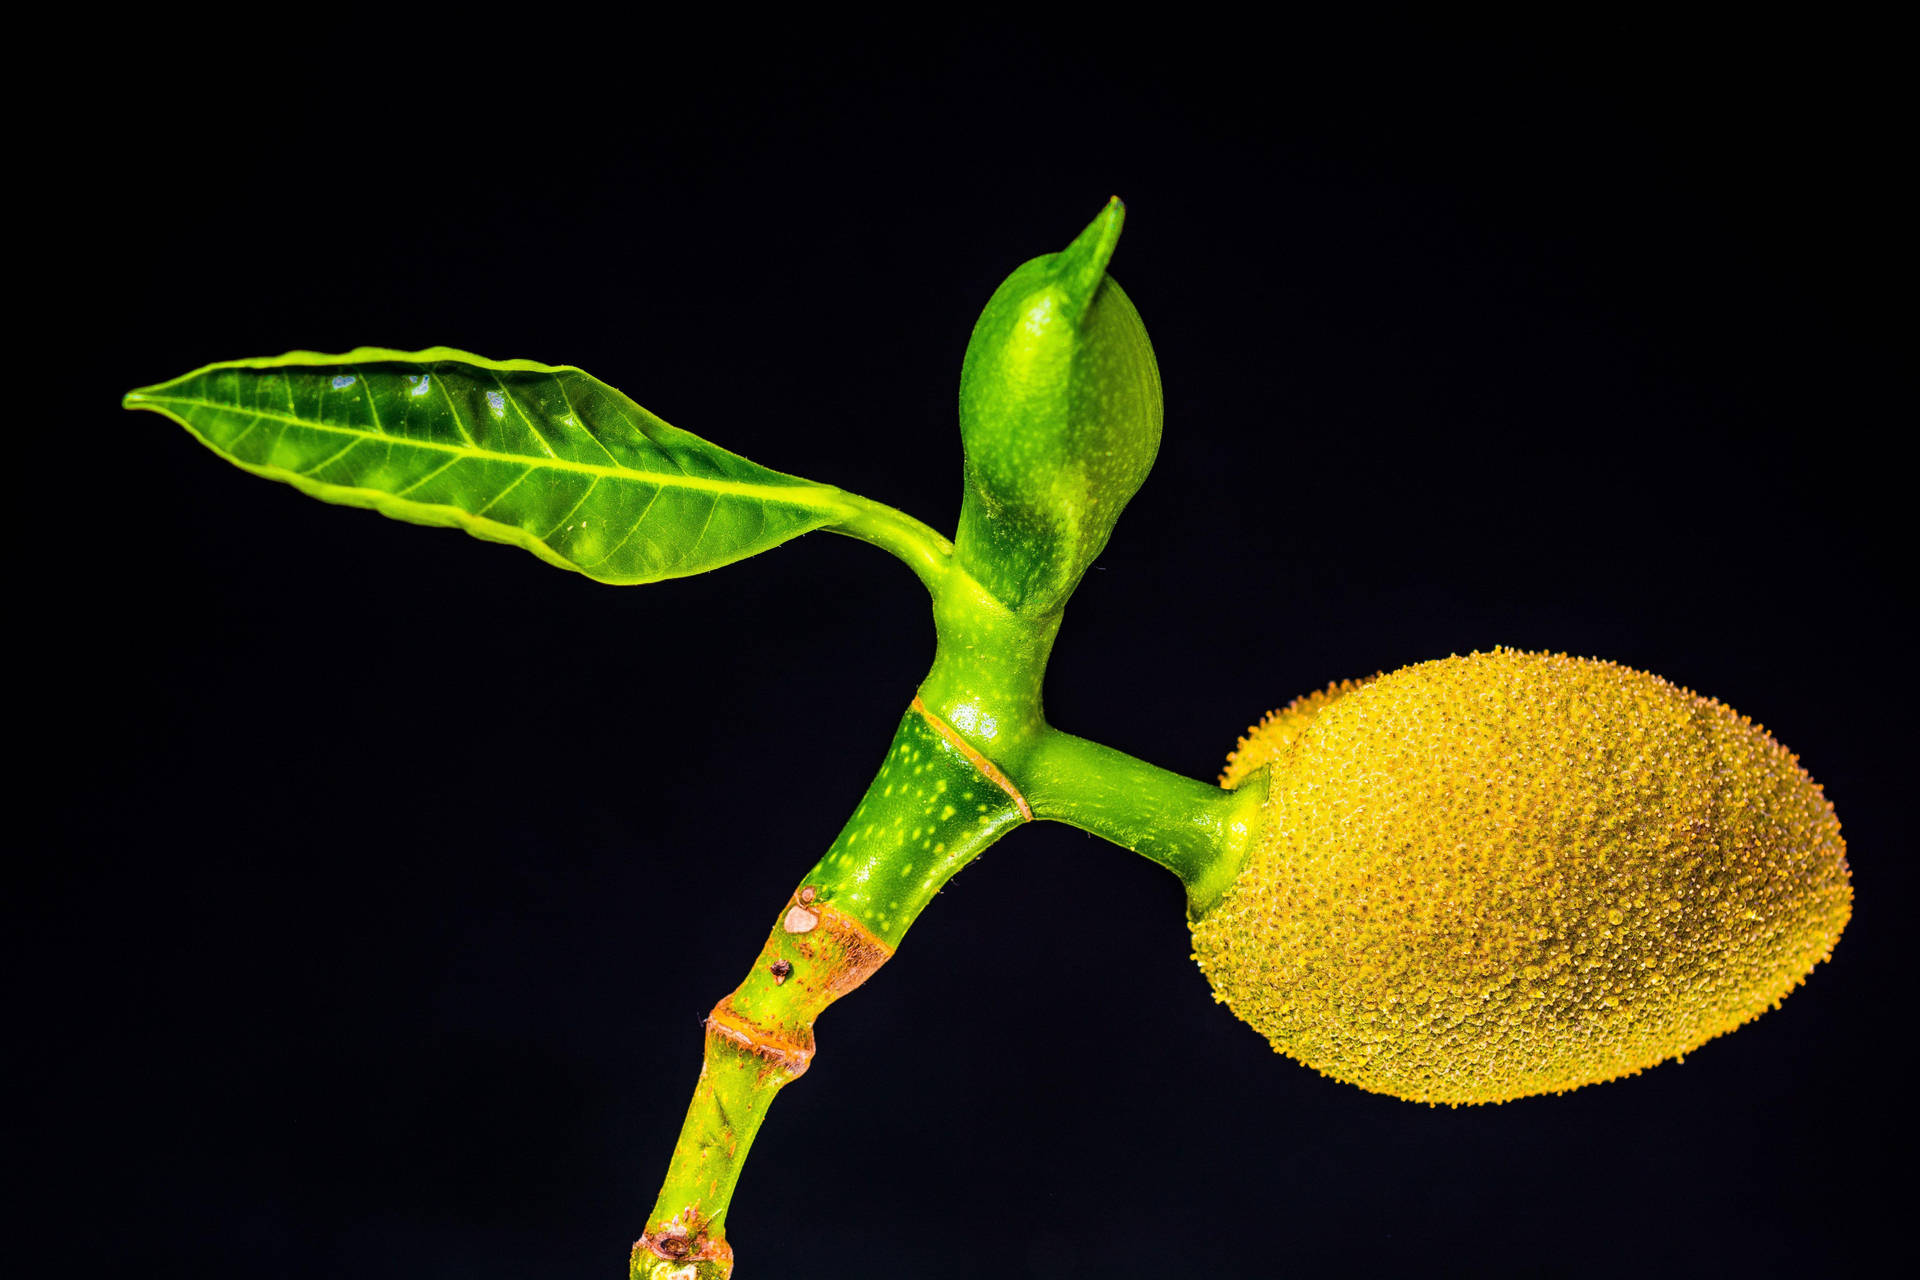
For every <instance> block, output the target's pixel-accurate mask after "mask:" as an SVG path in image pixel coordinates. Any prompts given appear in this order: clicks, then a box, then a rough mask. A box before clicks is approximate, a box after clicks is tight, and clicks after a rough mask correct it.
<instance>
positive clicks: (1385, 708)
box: [1192, 650, 1852, 1104]
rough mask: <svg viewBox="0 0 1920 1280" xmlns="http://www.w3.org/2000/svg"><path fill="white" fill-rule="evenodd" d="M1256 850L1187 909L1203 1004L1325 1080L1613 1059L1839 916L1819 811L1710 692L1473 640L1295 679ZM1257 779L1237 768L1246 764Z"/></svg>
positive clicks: (1604, 1069)
mask: <svg viewBox="0 0 1920 1280" xmlns="http://www.w3.org/2000/svg"><path fill="white" fill-rule="evenodd" d="M1262 765H1270V766H1271V769H1270V773H1269V776H1268V780H1267V788H1268V791H1267V800H1266V804H1265V807H1264V809H1263V818H1264V825H1263V828H1262V832H1261V836H1260V839H1259V842H1258V844H1257V847H1256V848H1255V849H1254V850H1253V852H1252V853H1251V854H1250V855H1249V857H1248V860H1247V863H1246V866H1245V867H1244V868H1243V870H1242V871H1241V873H1240V876H1239V878H1238V879H1237V880H1236V881H1235V882H1234V884H1233V887H1232V888H1231V889H1230V890H1228V892H1227V894H1226V895H1225V897H1224V898H1222V899H1221V900H1220V902H1219V903H1218V904H1217V905H1216V906H1214V907H1213V908H1212V909H1211V910H1209V911H1208V912H1207V913H1206V915H1205V916H1203V917H1202V918H1200V919H1199V920H1196V921H1194V922H1192V930H1193V941H1194V949H1195V955H1194V958H1195V959H1196V960H1197V961H1199V963H1200V967H1201V969H1202V970H1203V971H1204V972H1205V973H1206V975H1207V978H1208V980H1209V981H1210V982H1211V983H1212V984H1213V987H1214V991H1215V994H1216V998H1218V999H1220V1000H1223V1001H1224V1002H1225V1003H1226V1004H1227V1005H1228V1006H1229V1007H1230V1008H1231V1009H1232V1010H1233V1011H1234V1012H1235V1013H1236V1014H1238V1015H1239V1016H1240V1017H1241V1018H1243V1019H1245V1020H1246V1021H1247V1022H1249V1023H1251V1024H1252V1025H1253V1026H1254V1027H1255V1028H1256V1029H1257V1030H1259V1031H1260V1032H1261V1033H1262V1034H1263V1035H1265V1036H1266V1037H1267V1038H1268V1039H1269V1040H1270V1041H1271V1042H1272V1044H1273V1046H1274V1048H1275V1049H1277V1050H1279V1051H1280V1052H1282V1053H1285V1054H1287V1055H1289V1056H1290V1057H1293V1058H1296V1059H1298V1060H1299V1061H1301V1062H1304V1063H1306V1064H1307V1065H1308V1066H1311V1067H1314V1068H1316V1069H1317V1070H1319V1071H1321V1072H1322V1073H1324V1074H1326V1075H1329V1076H1332V1077H1334V1078H1335V1079H1338V1080H1344V1081H1347V1082H1349V1083H1352V1084H1356V1085H1359V1086H1360V1087H1361V1088H1363V1089H1370V1090H1374V1091H1377V1092H1381V1093H1389V1094H1393V1095H1395V1096H1398V1097H1402V1098H1409V1099H1412V1100H1415V1101H1421V1102H1435V1103H1440V1102H1444V1103H1449V1104H1460V1103H1475V1102H1499V1101H1504V1100H1506V1099H1510V1098H1517V1097H1523V1096H1525V1095H1528V1094H1536V1093H1547V1092H1559V1091H1562V1090H1566V1089H1573V1088H1577V1087H1579V1086H1580V1085H1583V1084H1591V1083H1594V1082H1596V1081H1600V1080H1608V1079H1612V1078H1614V1077H1617V1076H1622V1075H1628V1074H1632V1073H1634V1072H1637V1071H1640V1070H1642V1069H1644V1068H1646V1067H1649V1066H1652V1065H1654V1064H1655V1063H1657V1062H1660V1061H1661V1060H1663V1059H1665V1058H1670V1057H1674V1056H1676V1055H1680V1054H1684V1053H1687V1052H1688V1051H1690V1050H1692V1049H1694V1048H1696V1047H1698V1046H1699V1045H1700V1044H1702V1043H1704V1042H1705V1041H1707V1040H1709V1039H1711V1038H1713V1037H1714V1036H1717V1035H1720V1034H1722V1033H1723V1032H1726V1031H1730V1030H1732V1029H1733V1028H1735V1027H1737V1026H1739V1025H1740V1024H1741V1023H1743V1022H1746V1021H1747V1020H1749V1019H1751V1018H1753V1017H1755V1016H1757V1015H1758V1014H1760V1013H1762V1012H1764V1011H1765V1010H1766V1009H1768V1008H1770V1007H1772V1006H1774V1005H1777V1004H1778V1003H1779V1001H1780V999H1781V998H1782V997H1783V996H1785V995H1786V994H1787V992H1788V991H1790V990H1792V988H1793V987H1794V986H1796V985H1798V984H1799V983H1800V982H1801V981H1803V980H1804V979H1805V977H1806V975H1807V974H1808V972H1809V971H1810V970H1811V969H1812V968H1813V966H1814V965H1815V964H1817V963H1819V962H1820V961H1821V960H1823V959H1825V958H1827V956H1828V955H1829V954H1830V953H1831V951H1832V949H1833V945H1834V943H1835V941H1836V940H1837V939H1838V938H1839V936H1840V931H1841V929H1842V928H1843V927H1844V926H1845V924H1846V922H1847V918H1848V915H1849V913H1850V911H1851V904H1852V888H1851V885H1850V882H1849V878H1848V869H1847V861H1846V848H1845V845H1844V843H1843V842H1842V840H1841V838H1840V824H1839V821H1838V820H1837V819H1836V818H1835V816H1834V812H1833V807H1832V805H1830V804H1829V803H1828V802H1827V800H1826V797H1825V796H1824V795H1823V794H1822V792H1821V790H1820V788H1819V786H1818V785H1817V784H1815V783H1814V781H1813V780H1812V779H1811V778H1809V777H1808V776H1807V774H1806V771H1805V770H1803V769H1802V768H1800V766H1799V763H1798V761H1797V760H1796V758H1795V757H1794V756H1793V755H1792V754H1790V753H1789V752H1788V751H1787V750H1786V749H1785V748H1784V747H1782V746H1781V745H1780V744H1779V743H1777V742H1775V741H1774V740H1773V738H1772V737H1770V736H1769V735H1768V734H1767V733H1766V732H1765V731H1764V730H1763V729H1762V728H1760V727H1759V726H1758V725H1755V724H1754V723H1752V722H1751V721H1750V720H1748V719H1746V718H1745V717H1743V716H1740V715H1737V714H1736V713H1734V712H1733V711H1732V710H1731V709H1729V708H1727V707H1725V706H1722V705H1721V704H1720V703H1717V702H1714V701H1712V700H1711V699H1707V698H1702V697H1700V696H1698V695H1696V694H1693V693H1691V692H1689V691H1687V690H1685V689H1681V688H1678V687H1677V686H1675V685H1672V684H1669V683H1667V682H1666V681H1664V680H1662V679H1660V678H1659V677H1657V676H1651V675H1647V674H1645V673H1643V672H1638V671H1633V670H1630V669H1628V668H1626V667H1622V666H1618V665H1616V664H1614V663H1609V662H1599V661H1593V660H1588V659H1581V658H1569V657H1565V656H1560V655H1552V654H1538V653H1521V652H1516V651H1514V650H1496V651H1494V652H1492V653H1476V654H1473V655H1471V656H1468V657H1464V658H1459V657H1456V658H1446V659H1442V660H1440V661H1436V662H1425V663H1421V664H1419V665H1417V666H1412V667H1406V668H1403V669H1401V670H1399V671H1395V672H1392V673H1391V674H1388V675H1385V676H1380V677H1377V678H1375V679H1373V680H1372V681H1369V682H1364V683H1360V684H1353V683H1348V684H1345V685H1338V686H1334V687H1333V688H1332V689H1329V690H1328V691H1326V692H1325V693H1318V694H1313V695H1310V696H1309V697H1307V698H1303V699H1299V700H1296V702H1295V703H1293V704H1292V705H1291V706H1289V707H1288V708H1287V709H1285V710H1284V711H1281V712H1276V713H1275V714H1274V715H1272V716H1269V717H1268V719H1267V720H1266V721H1264V722H1263V723H1262V724H1261V725H1259V726H1256V727H1255V729H1254V730H1253V731H1252V733H1251V734H1250V736H1249V737H1248V738H1246V739H1243V740H1242V743H1241V745H1240V747H1239V748H1238V749H1237V750H1236V751H1235V752H1234V754H1233V756H1232V757H1231V758H1230V759H1229V762H1228V769H1227V772H1226V774H1225V775H1223V777H1222V782H1223V784H1224V785H1227V786H1233V785H1235V784H1236V783H1237V782H1239V781H1240V780H1241V779H1242V778H1245V777H1247V776H1248V775H1249V774H1251V773H1252V772H1253V771H1254V770H1256V769H1258V768H1260V767H1261V766H1262ZM1254 785H1259V784H1258V782H1256V783H1255V784H1254Z"/></svg>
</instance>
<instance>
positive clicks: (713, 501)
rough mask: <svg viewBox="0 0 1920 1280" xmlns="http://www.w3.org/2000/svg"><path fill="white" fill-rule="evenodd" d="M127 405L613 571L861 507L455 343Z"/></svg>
mask: <svg viewBox="0 0 1920 1280" xmlns="http://www.w3.org/2000/svg"><path fill="white" fill-rule="evenodd" d="M125 403H126V405H127V407H129V408H135V409H148V410H152V411H155V412H158V413H161V414H163V415H164V416H166V417H169V418H172V419H173V420H174V421H176V422H178V423H180V424H181V425H182V426H184V427H186V428H187V430H188V431H189V432H190V433H191V434H193V435H194V436H195V438H197V439H199V440H200V441H201V443H203V444H205V445H206V446H207V447H208V448H210V449H212V450H213V451H214V452H215V453H218V454H220V455H221V456H222V457H224V458H225V459H227V461H229V462H231V463H233V464H234V465H236V466H238V467H240V468H242V469H243V470H246V471H250V472H252V473H254V474H255V475H260V476H264V477H266V478H268V479H272V480H278V481H282V482H284V483H288V484H291V485H293V486H294V487H295V488H297V489H299V490H301V491H302V492H304V493H306V494H308V495H310V496H312V497H316V498H319V499H321V500H322V501H326V502H333V503H338V504H341V505H346V506H357V507H364V508H369V509H372V510H376V511H379V512H380V513H381V514H383V515H386V516H389V517H391V518H394V519H399V520H406V521H409V522H411V523H415V524H425V525H436V526H446V527H454V528H460V529H464V530H465V531H466V532H468V533H469V534H472V535H473V536H475V537H478V538H481V539H484V540H486V541H492V542H501V543H506V544H508V545H513V546H519V547H522V548H523V549H525V550H528V551H531V552H533V553H534V554H535V555H537V556H539V557H540V558H541V559H542V560H545V561H547V562H548V563H549V564H554V565H557V566H559V567H561V568H565V569H571V570H574V571H575V572H579V573H583V574H586V575H587V576H588V577H591V578H595V579H597V580H599V581H603V582H612V583H639V582H655V581H660V580H662V579H665V578H673V577H681V576H685V575H688V574H693V573H700V572H704V571H706V570H708V569H715V568H719V567H720V566H721V565H724V564H730V563H732V562H733V561H735V560H740V559H744V558H745V557H747V556H750V555H754V554H757V553H758V552H761V551H765V550H768V549H769V548H771V547H774V546H777V545H779V544H780V543H782V542H785V541H787V540H789V539H791V538H795V537H798V536H800V535H801V534H803V533H807V532H810V531H811V530H814V529H819V528H823V527H827V526H830V525H834V524H837V523H839V522H842V521H844V520H846V519H847V518H848V517H849V516H851V515H852V514H854V512H855V510H856V506H857V504H859V503H860V502H861V501H862V500H860V499H858V498H856V497H854V495H851V494H847V493H845V492H843V491H842V490H839V489H836V488H834V487H833V486H831V485H822V484H815V483H813V482H811V481H807V480H803V479H801V478H799V477H797V476H790V475H786V474H784V473H782V472H778V471H773V470H770V469H769V468H766V467H762V466H759V465H758V464H756V463H753V462H750V461H748V460H747V459H745V458H742V457H740V456H739V455H738V454H735V453H731V452H729V451H728V450H725V449H722V448H720V447H719V446H717V445H713V444H711V443H709V442H707V441H705V440H702V439H701V438H700V437H698V436H695V435H693V434H691V433H690V432H686V431H682V430H680V429H679V428H677V427H673V426H671V425H669V424H668V423H666V422H665V421H663V420H662V419H660V418H658V417H656V416H655V415H653V414H651V413H649V412H648V411H647V410H645V409H643V408H641V407H640V406H639V405H638V404H635V403H634V402H633V401H632V400H630V399H628V398H627V397H626V396H624V395H622V394H621V393H620V392H618V391H617V390H615V389H614V388H612V387H610V386H608V385H606V384H605V383H602V382H600V381H598V380H596V379H594V378H592V377H591V376H589V375H588V374H586V373H585V372H584V371H582V370H579V369H577V368H574V367H573V366H570V365H546V364H540V363H538V362H536V361H531V360H487V359H485V358H483V357H480V356H474V355H471V354H469V353H467V352H464V351H458V350H454V349H452V348H448V347H434V348H429V349H427V350H424V351H413V352H409V351H396V350H392V349H389V348H383V347H361V348H358V349H356V350H354V351H350V352H347V353H344V354H342V355H327V354H324V353H319V352H309V351H295V352H288V353H287V354H286V355H283V356H276V357H269V358H262V359H253V360H232V361H222V362H219V363H216V364H210V365H207V366H204V367H203V368H200V369H196V370H194V371H193V372H191V373H188V374H185V375H182V376H181V377H179V378H175V379H172V380H171V381H169V382H164V383H158V384H156V385H154V386H152V387H144V388H141V389H139V390H137V391H133V392H130V393H128V395H127V397H126V400H125Z"/></svg>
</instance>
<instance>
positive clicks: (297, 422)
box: [139, 394, 845, 510]
mask: <svg viewBox="0 0 1920 1280" xmlns="http://www.w3.org/2000/svg"><path fill="white" fill-rule="evenodd" d="M139 401H142V402H146V403H151V404H156V405H188V406H191V407H194V408H201V409H217V410H219V411H221V412H223V413H238V414H244V415H245V416H247V417H251V418H259V419H262V420H264V421H267V422H283V423H286V424H287V425H288V426H293V427H301V428H304V429H306V430H308V431H324V432H329V433H331V434H333V435H342V436H352V437H354V438H355V439H357V440H362V441H376V440H377V441H381V442H383V443H386V444H390V445H399V446H402V447H405V448H409V449H430V450H433V451H435V452H438V453H447V454H452V455H454V457H456V458H474V459H478V460H480V461H484V462H505V463H510V464H512V465H515V466H522V467H528V468H547V469H552V470H556V471H571V472H575V473H577V474H580V475H589V476H598V477H600V478H602V479H605V478H608V477H611V478H613V479H616V480H627V481H631V482H633V483H636V484H651V485H662V486H666V487H669V488H676V489H704V490H706V491H708V492H710V493H720V494H733V495H735V496H738V497H742V498H752V499H754V500H756V501H761V502H784V503H786V504H788V505H790V506H796V507H813V508H815V509H819V508H831V509H834V510H840V509H841V508H843V507H844V506H845V504H843V503H839V502H835V501H833V500H832V499H833V497H834V496H836V495H838V494H839V492H840V491H839V490H838V489H835V488H833V487H832V486H830V485H821V484H797V485H765V484H748V483H745V482H743V481H739V480H715V479H711V478H709V477H706V476H694V475H689V474H687V473H686V472H685V471H684V470H682V471H680V472H678V473H677V474H676V473H663V472H655V471H637V470H635V469H633V468H632V467H618V466H614V467H609V466H601V465H599V464H597V463H592V462H575V461H573V460H571V459H568V458H561V457H559V456H557V455H549V456H547V457H528V456H526V455H525V454H518V453H499V452H496V451H495V450H492V449H482V448H479V447H477V446H470V445H455V444H445V443H442V442H441V441H438V440H416V439H413V438H411V437H408V436H395V435H389V434H388V433H386V432H385V431H368V430H365V429H364V428H357V427H340V426H334V425H332V424H331V423H325V422H316V421H314V420H313V419H311V418H298V417H294V416H293V415H292V414H285V413H274V412H272V411H271V410H267V409H250V408H246V407H244V406H241V405H237V404H228V403H225V402H223V401H219V400H203V399H199V398H196V397H192V396H162V395H145V394H143V395H141V396H140V397H139ZM589 434H591V433H589ZM594 443H595V444H599V445H600V447H601V449H602V451H605V450H606V446H605V445H604V444H601V443H600V441H599V440H598V439H597V438H596V439H595V440H594ZM223 452H224V450H223ZM609 456H611V454H609ZM669 460H670V461H674V464H675V465H676V466H678V465H679V463H678V461H677V460H674V459H669ZM809 496H810V497H814V498H817V499H819V500H818V501H812V502H809V501H807V500H806V498H807V497H809ZM496 500H497V499H496Z"/></svg>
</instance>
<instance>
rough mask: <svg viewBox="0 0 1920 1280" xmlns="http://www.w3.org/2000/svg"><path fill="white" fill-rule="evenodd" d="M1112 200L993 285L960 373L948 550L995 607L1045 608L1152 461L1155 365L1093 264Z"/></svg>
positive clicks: (1138, 326)
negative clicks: (1069, 239) (962, 465)
mask: <svg viewBox="0 0 1920 1280" xmlns="http://www.w3.org/2000/svg"><path fill="white" fill-rule="evenodd" d="M1124 213H1125V210H1124V208H1123V206H1122V205H1121V203H1120V201H1119V200H1118V199H1117V198H1116V199H1114V200H1113V201H1111V202H1109V203H1108V205H1107V207H1106V208H1105V209H1104V210H1102V211H1101V213H1100V216H1099V217H1097V218H1095V219H1094V220H1093V222H1092V223H1091V224H1090V225H1089V226H1088V227H1087V229H1086V230H1085V231H1082V232H1081V233H1080V235H1079V236H1078V237H1077V238H1076V239H1075V240H1074V241H1073V243H1072V244H1070V245H1068V246H1067V247H1066V249H1065V250H1064V251H1062V252H1060V253H1055V254H1049V255H1047V256H1045V257H1041V258H1035V259H1033V260H1032V261H1031V262H1028V263H1026V264H1025V265H1023V266H1021V267H1020V268H1019V269H1018V270H1016V271H1015V272H1014V273H1013V274H1012V275H1011V276H1008V277H1007V279H1006V281H1005V283H1003V284H1002V285H1001V286H1000V287H999V289H997V290H995V291H994V295H993V297H992V299H990V300H989V301H988V303H987V306H986V310H985V311H983V312H982V313H981V315H980V319H979V322H978V323H976V324H975V325H974V328H973V337H972V339H971V340H970V341H969V342H968V344H967V355H966V362H965V364H964V365H963V366H962V368H961V372H960V436H961V440H962V442H963V443H964V444H965V446H966V493H965V496H964V498H963V500H962V502H961V507H960V528H959V536H958V537H957V538H956V539H955V544H954V545H955V550H956V552H957V554H958V556H959V559H960V563H961V565H962V566H963V567H964V568H966V569H967V571H968V572H970V573H971V574H973V576H974V577H975V578H977V579H978V580H979V581H980V582H981V583H982V584H983V585H985V586H986V587H987V589H988V590H990V591H992V592H993V593H994V595H996V596H998V597H999V598H1000V599H1001V600H1002V601H1003V602H1005V603H1006V604H1008V605H1010V606H1012V607H1014V608H1019V609H1031V610H1043V609H1048V608H1053V607H1057V606H1058V605H1059V604H1061V603H1063V602H1064V601H1065V600H1066V598H1067V596H1068V594H1069V593H1071V592H1072V590H1073V587H1074V584H1075V583H1077V582H1079V580H1080V576H1081V575H1082V574H1083V573H1085V572H1086V570H1087V566H1088V565H1089V564H1091V563H1092V561H1093V558H1094V557H1095V556H1096V555H1098V554H1099V553H1100V549H1101V548H1102V547H1104V546H1105V545H1106V542H1107V536H1108V535H1109V534H1110V533H1112V532H1113V525H1114V522H1115V521H1116V520H1118V519H1119V518H1120V512H1121V510H1122V509H1123V508H1124V507H1125V506H1126V504H1127V500H1128V499H1130V498H1131V497H1133V495H1134V493H1135V491H1136V490H1138V489H1139V488H1140V484H1141V482H1142V481H1143V480H1145V479H1146V477H1147V472H1148V470H1149V469H1151V468H1152V466H1153V457H1154V454H1155V452H1156V451H1158V449H1159V447H1160V418H1161V400H1160V370H1159V366H1158V365H1156V364H1155V363H1154V358H1153V347H1152V346H1151V345H1150V344H1149V343H1148V341H1147V330H1146V326H1145V325H1144V324H1142V323H1141V320H1140V313H1139V312H1138V311H1136V310H1134V306H1133V303H1132V302H1131V301H1129V300H1128V298H1127V295H1126V294H1125V293H1123V292H1121V289H1120V286H1119V284H1118V283H1117V282H1116V281H1114V280H1113V279H1112V278H1111V277H1109V276H1108V275H1107V273H1106V268H1107V261H1108V259H1110V258H1111V257H1112V256H1113V250H1114V246H1115V245H1116V244H1118V243H1119V239H1120V224H1121V220H1122V218H1123V216H1124Z"/></svg>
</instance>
